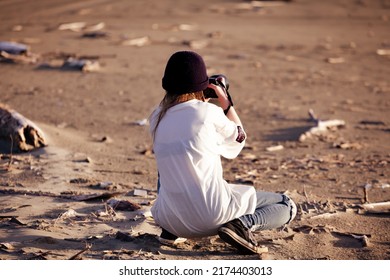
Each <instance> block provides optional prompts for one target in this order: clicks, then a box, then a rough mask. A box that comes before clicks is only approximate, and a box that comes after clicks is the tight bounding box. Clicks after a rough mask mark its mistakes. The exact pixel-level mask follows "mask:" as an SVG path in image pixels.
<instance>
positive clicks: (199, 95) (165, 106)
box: [149, 91, 205, 141]
mask: <svg viewBox="0 0 390 280" xmlns="http://www.w3.org/2000/svg"><path fill="white" fill-rule="evenodd" d="M192 99H198V100H201V101H205V98H204V95H203V91H198V92H191V93H184V94H180V95H174V94H169V93H168V92H167V93H166V94H165V96H164V98H163V100H161V102H160V106H159V109H160V112H159V113H158V115H157V121H156V123H155V126H154V127H153V130H152V138H153V141H154V139H155V136H156V131H157V127H158V125H159V124H160V122H161V120H162V118H163V117H164V116H165V114H166V113H167V111H168V110H169V108H172V107H173V106H175V105H176V104H179V103H182V102H186V101H189V100H192ZM156 110H158V109H156ZM152 115H153V113H152ZM149 119H150V117H149Z"/></svg>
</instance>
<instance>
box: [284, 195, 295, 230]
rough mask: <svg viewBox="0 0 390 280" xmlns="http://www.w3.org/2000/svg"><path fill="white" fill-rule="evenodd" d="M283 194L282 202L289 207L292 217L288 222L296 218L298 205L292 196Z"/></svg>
mask: <svg viewBox="0 0 390 280" xmlns="http://www.w3.org/2000/svg"><path fill="white" fill-rule="evenodd" d="M282 196H283V201H282V202H281V203H282V204H285V205H286V206H287V207H288V209H289V214H290V218H289V220H288V221H287V222H286V224H288V223H290V222H291V221H292V220H294V218H295V216H296V215H297V205H296V204H295V202H294V201H293V200H292V199H291V198H290V197H288V196H287V195H284V194H283V195H282Z"/></svg>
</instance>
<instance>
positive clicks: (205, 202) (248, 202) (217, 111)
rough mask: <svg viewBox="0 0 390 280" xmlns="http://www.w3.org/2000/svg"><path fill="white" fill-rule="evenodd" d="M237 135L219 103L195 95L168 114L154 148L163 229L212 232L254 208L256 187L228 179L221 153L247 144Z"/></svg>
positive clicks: (156, 211)
mask: <svg viewBox="0 0 390 280" xmlns="http://www.w3.org/2000/svg"><path fill="white" fill-rule="evenodd" d="M157 113H158V110H157V111H156V112H154V114H152V117H151V124H150V125H151V126H150V127H151V128H154V126H155V122H156V116H157ZM237 137H238V129H237V125H236V124H235V123H234V122H232V121H230V120H229V119H228V118H227V117H226V116H225V115H224V113H223V110H222V109H221V108H220V107H218V106H216V105H214V104H210V103H207V102H202V101H199V100H196V99H193V100H190V101H187V102H184V103H180V104H177V105H175V106H174V107H172V108H170V109H169V110H168V111H167V112H166V114H165V116H164V117H163V118H162V120H161V122H160V124H159V126H158V128H157V131H156V134H155V139H154V147H153V149H154V153H155V156H156V160H157V168H158V171H159V174H160V183H161V187H160V191H159V194H158V196H157V199H156V202H155V204H154V205H153V207H152V215H153V218H154V219H155V221H156V222H157V223H158V224H159V225H160V226H161V227H163V228H165V229H166V230H168V231H169V232H171V233H173V234H175V235H177V236H181V237H200V236H210V235H215V234H217V230H218V228H219V227H220V226H221V225H222V224H224V223H226V222H228V221H230V220H233V219H235V218H238V217H240V216H242V215H245V214H249V213H253V212H254V210H255V207H256V192H255V189H254V188H253V187H252V186H245V185H235V184H228V183H227V182H226V181H225V180H224V179H223V169H222V164H221V156H223V157H225V158H235V157H236V156H237V155H238V154H239V153H240V151H241V150H242V148H243V147H244V144H245V141H244V142H242V143H239V142H238V141H236V139H237Z"/></svg>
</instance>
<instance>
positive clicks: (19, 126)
mask: <svg viewBox="0 0 390 280" xmlns="http://www.w3.org/2000/svg"><path fill="white" fill-rule="evenodd" d="M46 145H47V141H46V139H45V136H44V134H43V132H42V130H41V129H40V128H39V127H38V126H37V125H36V124H35V123H33V122H32V121H30V120H29V119H27V118H25V117H24V116H22V115H21V114H19V113H18V112H16V111H15V110H12V109H10V108H8V107H7V106H5V105H4V104H1V103H0V146H5V147H4V148H5V149H7V151H11V152H25V151H30V150H33V149H36V148H40V147H43V146H46Z"/></svg>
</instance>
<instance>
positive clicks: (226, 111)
mask: <svg viewBox="0 0 390 280" xmlns="http://www.w3.org/2000/svg"><path fill="white" fill-rule="evenodd" d="M230 107H232V106H231V105H230V103H229V105H228V106H227V108H226V109H225V110H223V112H224V113H225V115H227V114H228V112H229V110H230Z"/></svg>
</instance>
